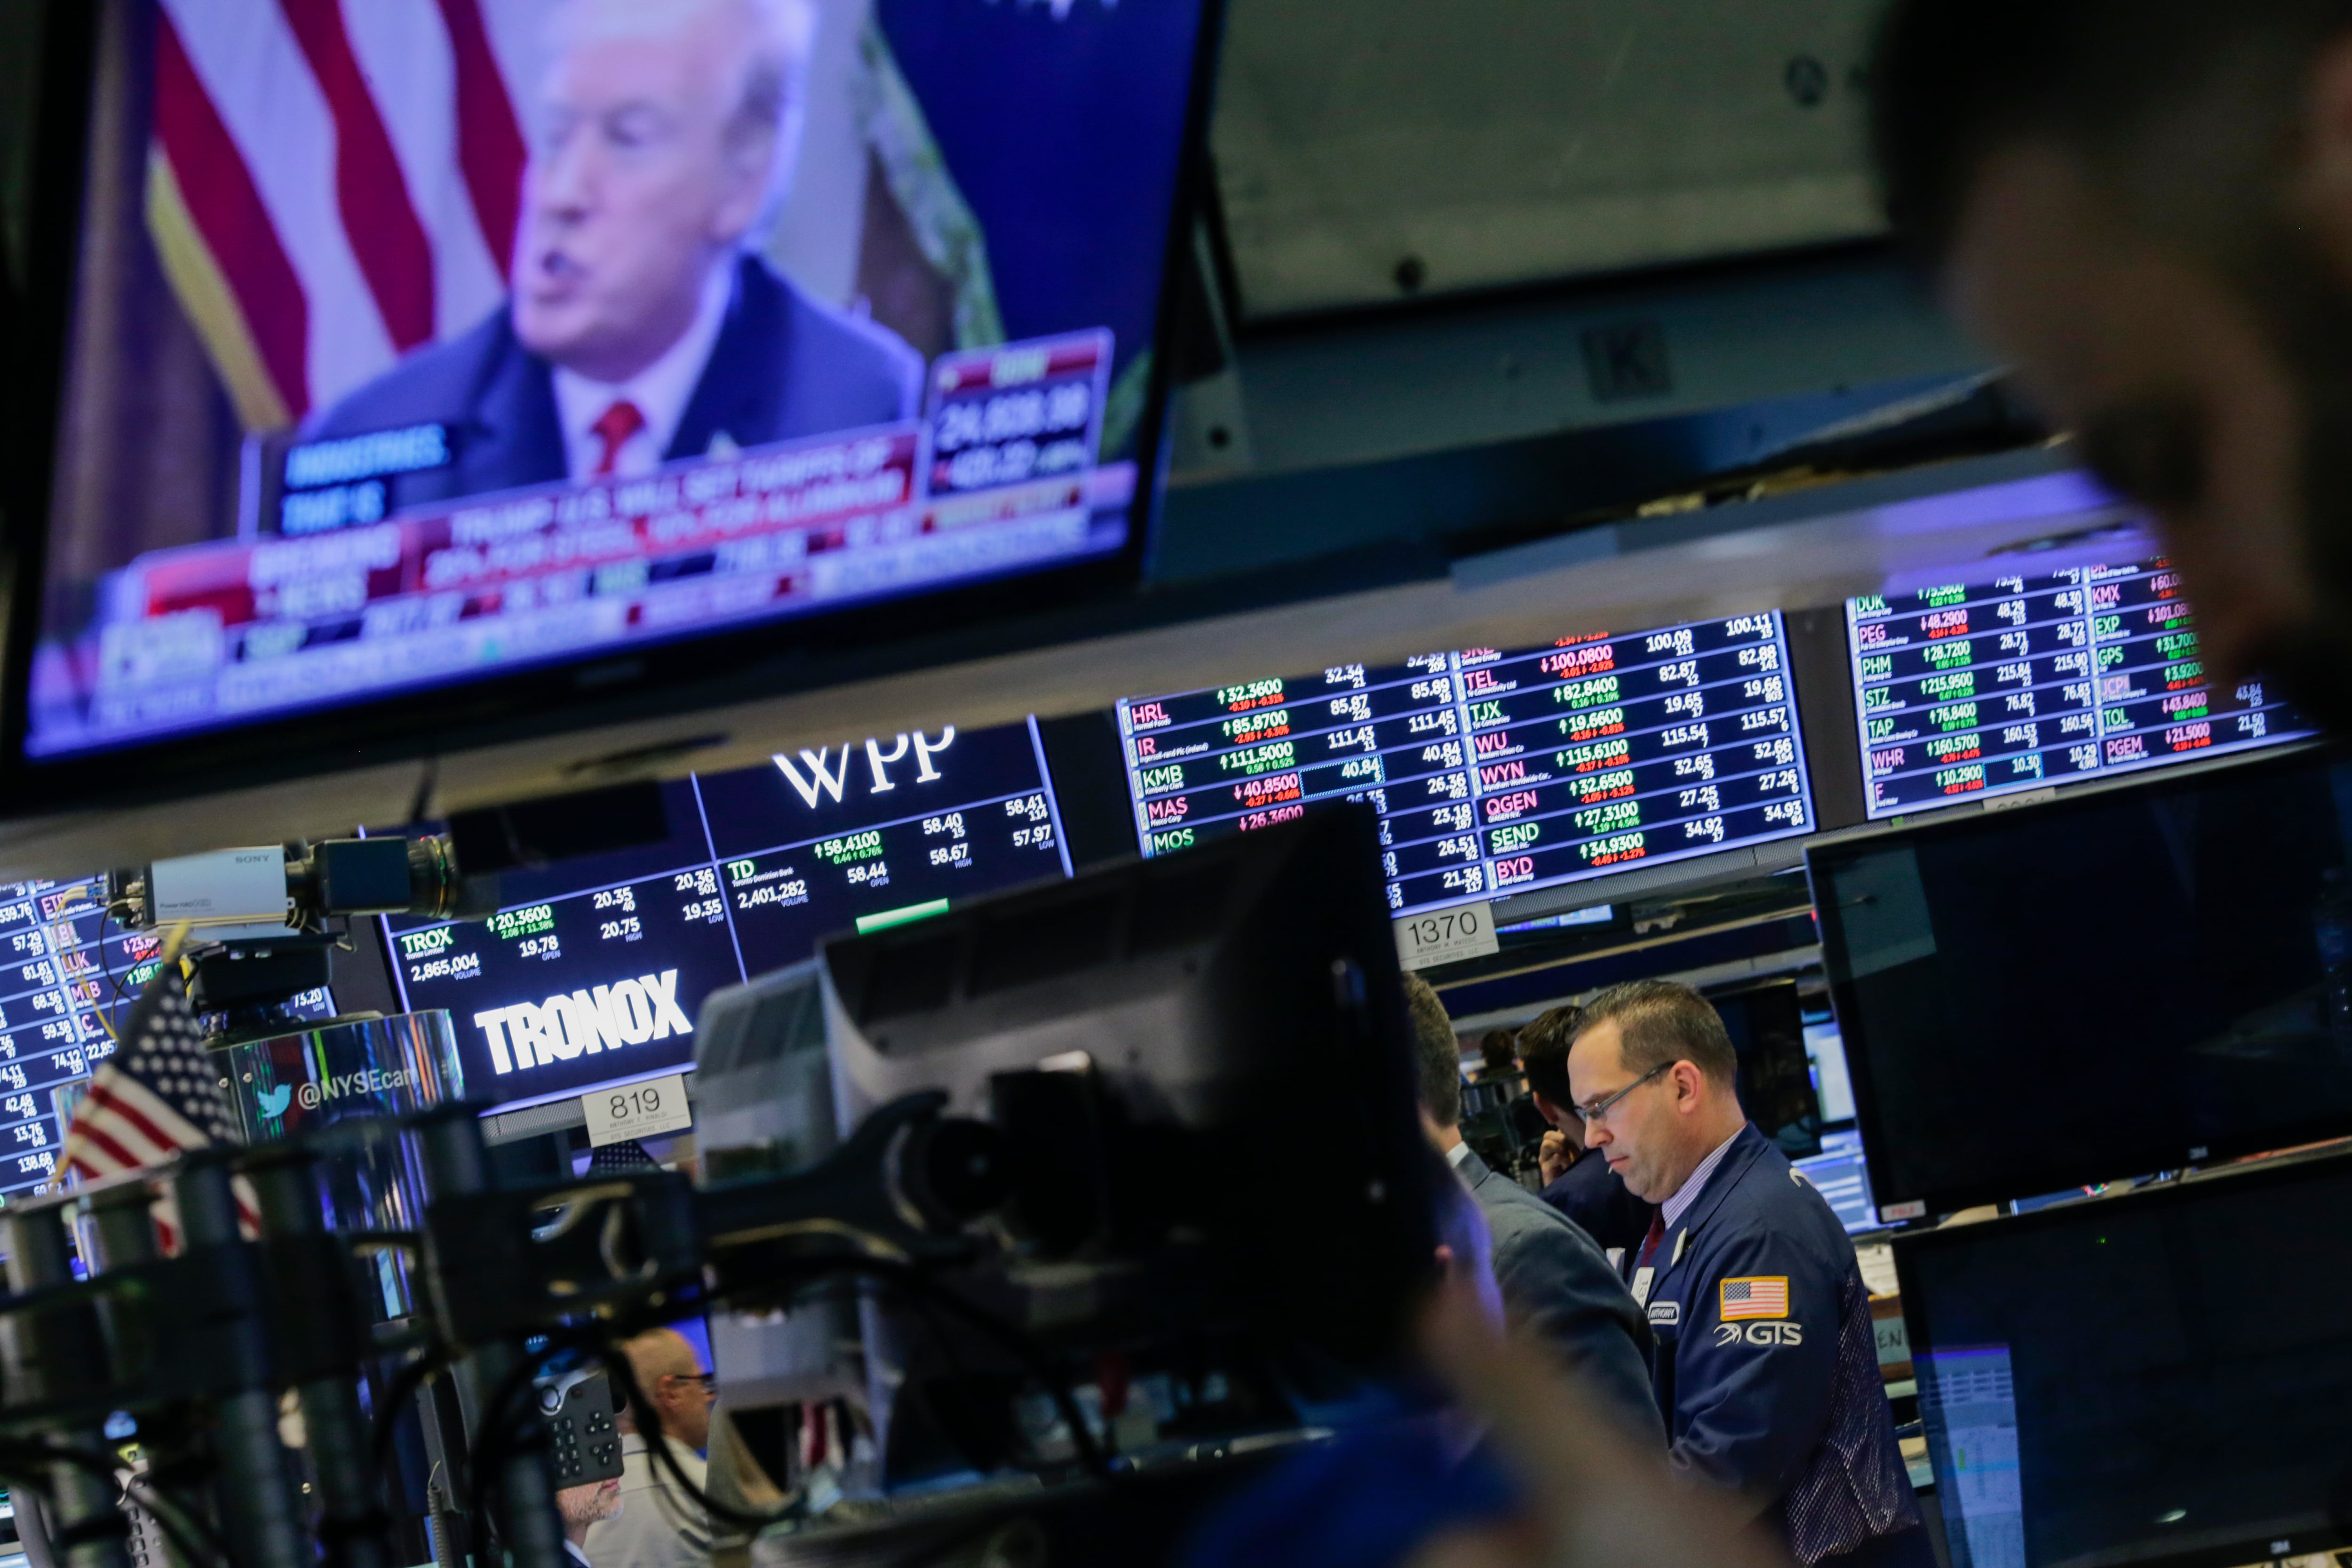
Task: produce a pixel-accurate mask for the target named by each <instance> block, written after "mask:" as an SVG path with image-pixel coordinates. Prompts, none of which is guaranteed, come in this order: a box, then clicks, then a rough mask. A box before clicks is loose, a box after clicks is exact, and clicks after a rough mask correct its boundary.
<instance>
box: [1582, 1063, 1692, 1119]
mask: <svg viewBox="0 0 2352 1568" xmlns="http://www.w3.org/2000/svg"><path fill="white" fill-rule="evenodd" d="M1674 1066H1675V1064H1674V1063H1672V1062H1660V1063H1659V1064H1658V1065H1657V1066H1656V1067H1654V1068H1651V1069H1650V1070H1649V1071H1648V1072H1645V1073H1643V1075H1642V1076H1641V1077H1640V1078H1637V1079H1634V1080H1633V1082H1631V1083H1629V1084H1627V1085H1626V1086H1625V1087H1624V1088H1622V1089H1619V1090H1618V1091H1617V1092H1616V1093H1614V1094H1612V1095H1611V1096H1609V1097H1608V1098H1607V1099H1606V1100H1594V1101H1593V1102H1592V1103H1591V1105H1573V1106H1570V1107H1569V1109H1570V1110H1573V1111H1575V1112H1576V1119H1577V1120H1578V1121H1581V1122H1583V1123H1584V1125H1586V1126H1587V1127H1590V1126H1591V1125H1592V1124H1593V1123H1594V1122H1596V1121H1606V1120H1608V1116H1609V1111H1610V1108H1611V1107H1612V1106H1614V1105H1615V1104H1616V1103H1617V1102H1618V1101H1619V1100H1622V1099H1624V1098H1625V1097H1626V1096H1627V1095H1629V1094H1631V1093H1633V1091H1634V1090H1635V1089H1639V1088H1641V1087H1642V1086H1643V1084H1645V1083H1647V1082H1649V1081H1650V1080H1651V1079H1654V1078H1656V1077H1657V1076H1659V1075H1660V1074H1661V1073H1666V1072H1671V1071H1673V1070H1674Z"/></svg>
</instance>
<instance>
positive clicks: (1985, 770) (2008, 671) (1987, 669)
mask: <svg viewBox="0 0 2352 1568" xmlns="http://www.w3.org/2000/svg"><path fill="white" fill-rule="evenodd" d="M2181 593H2182V590H2181V582H2180V574H2179V571H2178V570H2177V569H2175V568H2174V567H2173V565H2172V564H2171V563H2169V562H2168V561H2164V560H2160V559H2159V560H2153V561H2142V562H2134V563H2126V564H2124V565H2120V566H2082V567H2072V568H2069V569H2067V570H2065V571H2061V572H2051V573H2043V574H2037V575H2011V576H2005V577H1998V578H1991V579H1987V580H1983V581H1979V582H1973V583H1954V584H1947V585H1944V586H1940V587H1933V588H1929V589H1927V590H1926V591H1925V592H1922V593H1916V594H1895V595H1868V596H1866V597H1863V598H1856V599H1849V600H1847V601H1846V606H1845V613H1846V626H1847V631H1848V634H1849V642H1848V647H1849V649H1850V651H1851V653H1852V656H1853V702H1854V717H1855V721H1856V722H1857V723H1859V724H1860V725H1861V733H1862V756H1863V788H1864V806H1865V809H1866V810H1867V811H1868V812H1869V814H1870V816H1874V817H1880V816H1898V815H1900V814H1902V813H1904V812H1906V811H1917V810H1920V809H1922V808H1924V807H1927V806H1934V805H1944V804H1946V803H1947V802H1950V801H1954V800H1962V799H1968V798H1971V797H1974V796H1979V795H2013V794H2015V793H2017V792H2019V791H2021V790H2034V789H2043V788H2048V787H2050V786H2052V785H2054V784H2061V783H2064V782H2067V781H2069V780H2075V779H2084V778H2098V777H2103V776H2105V775H2108V774H2112V773H2126V772H2130V771H2132V770H2135V769H2139V768H2148V767H2155V766H2158V765H2160V764H2163V763H2171V762H2178V761H2179V760H2180V759H2182V758H2186V757H2207V756H2213V755H2216V754H2218V753H2220V752H2231V751H2242V750H2245V749H2247V748H2250V747H2254V746H2265V745H2274V744H2276V743H2277V742H2281V741H2287V740H2295V739H2299V738H2302V737H2305V736H2308V735H2310V734H2311V733H2312V729H2311V726H2310V725H2309V724H2307V723H2305V721H2303V720H2302V719H2301V718H2300V717H2298V716H2297V715H2296V714H2295V713H2294V710H2291V709H2289V708H2287V707H2285V706H2284V704H2282V703H2281V702H2280V701H2279V700H2277V698H2276V697H2274V696H2273V695H2272V694H2271V692H2270V691H2269V690H2268V689H2266V688H2265V687H2264V686H2263V683H2262V682H2260V681H2250V682H2247V683H2246V684H2244V685H2241V686H2235V687H2231V688H2227V689H2221V688H2217V687H2215V686H2214V685H2213V683H2212V681H2211V679H2210V678H2209V677H2208V675H2207V674H2206V670H2205V664H2204V661H2203V658H2201V656H2200V654H2199V652H2198V647H2197V634H2196V632H2195V630H2194V629H2192V628H2193V626H2194V619H2195V617H2194V616H2193V615H2192V613H2191V611H2190V608H2189V602H2188V601H2187V600H2186V599H2184V598H2183V597H2182V596H2181Z"/></svg>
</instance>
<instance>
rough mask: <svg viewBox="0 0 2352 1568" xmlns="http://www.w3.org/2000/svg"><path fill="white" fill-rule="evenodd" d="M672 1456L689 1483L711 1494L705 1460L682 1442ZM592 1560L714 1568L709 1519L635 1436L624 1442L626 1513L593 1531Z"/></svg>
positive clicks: (622, 1566) (627, 1567) (605, 1564)
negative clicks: (712, 1564) (678, 1487)
mask: <svg viewBox="0 0 2352 1568" xmlns="http://www.w3.org/2000/svg"><path fill="white" fill-rule="evenodd" d="M664 1441H665V1442H669V1440H668V1439H667V1438H665V1439H664ZM669 1451H670V1457H671V1458H675V1459H676V1460H677V1468H679V1469H681V1470H684V1471H685V1472H686V1477H687V1479H688V1480H690V1481H692V1482H693V1483H694V1484H695V1485H696V1486H697V1487H698V1488H700V1489H703V1490H704V1491H705V1492H706V1493H707V1492H708V1491H709V1480H708V1476H709V1471H708V1469H707V1468H705V1466H704V1464H703V1461H702V1458H701V1456H700V1455H698V1454H697V1453H696V1452H695V1451H694V1450H693V1449H691V1448H689V1447H686V1446H685V1445H684V1444H682V1443H676V1442H669ZM588 1559H589V1562H590V1563H591V1564H593V1568H710V1520H709V1516H708V1515H706V1514H705V1513H704V1512H703V1511H702V1507H701V1505H700V1504H698V1503H697V1502H696V1501H695V1500H693V1499H692V1498H690V1497H688V1496H687V1495H686V1494H685V1493H684V1492H682V1491H680V1490H678V1489H677V1482H676V1481H674V1480H672V1479H670V1475H669V1471H668V1470H667V1468H664V1467H663V1466H661V1465H660V1464H658V1463H656V1460H655V1459H654V1457H653V1456H652V1455H651V1454H649V1453H647V1452H646V1440H645V1438H644V1437H642V1436H639V1435H638V1434H636V1433H635V1432H629V1433H625V1434H623V1436H622V1437H621V1511H620V1513H619V1514H618V1515H617V1516H616V1517H614V1518H612V1519H601V1520H598V1521H596V1522H595V1523H594V1524H592V1525H590V1526H589V1527H588Z"/></svg>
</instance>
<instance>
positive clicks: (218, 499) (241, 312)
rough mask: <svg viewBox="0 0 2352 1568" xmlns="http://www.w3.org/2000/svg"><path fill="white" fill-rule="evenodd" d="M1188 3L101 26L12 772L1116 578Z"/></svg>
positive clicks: (416, 9)
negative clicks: (838, 615)
mask: <svg viewBox="0 0 2352 1568" xmlns="http://www.w3.org/2000/svg"><path fill="white" fill-rule="evenodd" d="M1208 8H1209V6H1208V3H1207V0H1171V3H1169V4H1164V5H1115V4H1112V3H1111V0H1075V3H1072V0H1056V3H1055V4H1052V5H1025V4H1024V5H989V4H982V3H979V0H873V3H872V4H870V5H868V4H864V3H858V0H666V3H664V4H659V5H646V4H640V3H638V0H441V3H440V4H438V5H424V4H397V5H394V4H384V5H344V6H337V5H308V4H306V5H241V4H230V3H222V0H135V3H133V4H131V5H130V6H129V7H128V13H129V16H128V25H126V26H109V27H106V28H103V29H101V30H100V32H99V34H98V40H97V48H98V54H99V57H100V58H99V65H98V81H99V84H100V85H99V89H98V90H96V91H95V92H94V93H93V94H92V108H91V110H90V113H91V117H92V118H91V124H90V133H91V144H92V146H93V147H95V148H97V149H98V152H97V153H96V154H95V155H94V158H93V165H92V168H91V171H90V174H89V181H88V187H87V192H86V196H85V200H84V223H83V228H82V231H81V238H80V252H79V262H78V272H77V275H76V281H75V292H76V298H75V300H73V308H72V310H71V320H70V322H69V324H68V327H67V328H66V329H65V332H66V343H65V350H66V353H67V357H68V364H69V366H70V369H69V372H68V376H67V384H66V387H65V412H64V415H63V417H62V418H61V421H60V426H59V428H60V431H61V436H60V439H59V442H58V450H57V454H56V471H55V482H54V484H53V486H52V492H53V493H52V503H51V511H50V524H49V530H48V548H47V561H46V566H45V568H44V571H43V573H42V574H39V576H38V603H37V605H34V606H32V608H31V611H30V613H31V615H32V618H33V621H34V622H35V623H37V628H38V631H37V647H35V648H34V649H33V650H32V651H33V655H34V657H33V660H32V669H31V676H30V679H31V685H32V689H31V694H30V698H29V709H28V710H27V715H26V726H27V727H26V730H25V731H24V734H23V737H22V745H23V752H24V753H25V754H26V756H28V757H31V758H34V759H52V760H55V759H63V758H68V757H72V756H76V755H79V754H84V753H89V752H94V751H100V750H107V749H119V748H122V747H126V746H134V745H141V744H145V743H150V742H159V741H163V740H166V739H169V738H173V737H182V738H184V737H188V736H190V735H192V734H196V733H199V732H203V731H219V730H222V729H225V728H229V727H244V726H250V725H254V724H257V723H261V722H265V721H276V720H285V719H288V718H289V717H290V716H294V715H299V714H310V713H315V712H316V711H317V710H321V709H325V708H330V707H336V706H341V705H351V704H369V703H379V701H380V700H393V699H397V698H401V697H403V695H404V694H405V695H406V698H407V699H408V706H406V707H405V708H400V707H382V706H379V707H378V708H377V709H375V710H373V722H374V724H375V725H376V729H375V730H374V731H373V736H374V738H375V739H376V740H377V741H378V742H381V740H382V739H383V733H384V731H383V725H384V724H387V723H394V722H395V721H400V720H401V719H402V716H406V721H408V722H410V723H412V724H415V725H417V726H420V727H421V726H423V725H425V724H430V723H432V722H434V721H436V720H446V707H443V708H442V709H440V710H437V711H436V710H435V709H434V708H433V707H432V706H431V705H430V703H429V700H417V697H416V694H417V693H419V692H420V690H422V689H428V688H435V687H445V686H449V685H452V684H457V683H477V682H482V681H485V680H488V679H493V678H501V677H512V676H515V675H517V673H518V672H524V671H529V670H531V669H534V668H537V669H540V670H541V672H542V674H543V673H544V672H545V671H546V670H547V668H549V667H551V666H560V665H564V664H569V663H576V662H578V661H583V660H592V661H603V662H602V663H600V664H599V665H598V668H600V669H605V670H609V671H610V672H611V673H612V674H613V676H614V679H619V680H620V681H621V682H622V684H624V685H626V684H629V683H631V682H636V681H641V680H646V679H660V678H662V677H663V672H664V671H667V672H669V673H670V674H673V675H677V676H680V677H685V676H692V675H707V674H708V671H709V668H710V666H709V658H708V657H707V655H706V656H705V657H704V658H701V659H699V660H696V659H692V658H687V657H686V656H685V655H684V654H683V653H682V652H674V653H673V654H672V655H671V656H669V657H668V662H667V664H663V663H659V662H658V661H656V662H652V663H649V662H647V660H648V658H652V656H651V654H650V653H649V651H648V650H650V649H651V648H653V647H655V646H656V645H667V644H675V643H677V642H679V641H681V640H682V639H692V638H696V637H703V636H706V635H709V634H714V633H718V632H721V631H728V630H732V631H735V632H739V633H745V634H746V635H747V637H749V640H742V639H739V640H738V641H737V642H736V643H734V644H733V645H731V646H733V647H736V648H737V649H739V650H741V651H750V652H756V651H761V650H764V649H768V648H771V647H778V648H781V647H826V648H832V647H838V646H840V644H841V640H842V634H843V628H844V625H845V624H844V623H840V622H838V621H837V620H836V621H833V622H828V623H825V624H827V625H831V626H833V628H834V629H833V630H831V631H824V630H821V629H820V627H819V625H818V623H817V622H816V621H815V620H814V619H813V618H814V617H825V616H830V615H831V614H832V613H833V612H837V611H841V610H844V609H845V607H847V606H852V605H868V606H871V605H877V604H878V603H879V602H882V601H887V600H891V599H895V598H899V597H902V596H905V595H926V594H935V593H938V592H940V591H943V590H947V589H950V588H955V587H957V586H959V585H963V586H969V585H971V584H978V583H980V582H982V580H988V579H1004V578H1009V577H1012V576H1015V575H1023V574H1036V573H1040V572H1047V571H1054V570H1056V569H1060V568H1066V567H1071V566H1073V564H1074V563H1094V564H1095V565H1096V566H1097V567H1101V568H1104V570H1103V571H1101V572H1096V573H1094V574H1084V581H1085V583H1087V584H1093V585H1095V586H1097V587H1098V586H1100V585H1102V584H1105V583H1108V582H1110V581H1113V580H1115V575H1116V572H1117V571H1118V570H1131V567H1132V564H1133V563H1134V562H1136V561H1138V560H1139V552H1140V549H1141V546H1142V542H1143V540H1142V531H1143V528H1144V525H1145V522H1146V520H1147V518H1148V515H1149V510H1148V505H1149V500H1150V489H1151V484H1150V475H1151V470H1152V465H1153V453H1154V451H1155V450H1156V448H1157V444H1158V434H1157V432H1158V426H1159V421H1160V408H1161V398H1160V383H1161V381H1162V379H1163V377H1162V376H1161V375H1160V368H1159V367H1161V366H1163V365H1164V363H1165V360H1166V355H1165V353H1163V352H1162V351H1161V350H1160V347H1159V343H1158V338H1159V334H1160V329H1161V321H1162V318H1163V310H1162V299H1163V292H1164V290H1163V289H1162V282H1163V277H1164V274H1165V272H1166V270H1167V268H1166V261H1167V258H1169V257H1170V256H1171V255H1172V254H1174V253H1175V252H1174V249H1173V247H1172V246H1171V232H1172V225H1173V215H1174V214H1175V212H1176V211H1177V206H1178V187H1179V185H1180V184H1181V179H1180V172H1181V167H1182V165H1183V164H1184V163H1185V162H1186V148H1187V145H1188V128H1189V127H1191V126H1192V124H1193V122H1194V121H1195V119H1196V109H1197V105H1198V101H1199V92H1198V89H1199V84H1200V83H1201V82H1202V81H1203V80H1204V79H1205V75H1206V73H1205V71H1204V70H1203V69H1202V68H1201V61H1202V49H1203V40H1204V38H1206V37H1208V36H1209V32H1210V29H1209V27H1208V25H1207V21H1206V19H1205V13H1206V11H1207V9H1208ZM61 9H62V8H61ZM118 89H119V90H118ZM1106 563H1108V564H1106ZM1055 581H1056V582H1064V583H1066V584H1072V585H1075V584H1076V583H1077V582H1078V578H1077V577H1075V576H1070V575H1068V574H1064V575H1063V576H1061V577H1057V578H1056V579H1055ZM1048 587H1049V584H1031V585H1030V586H1029V587H1027V588H1025V589H1024V590H1023V594H1022V597H1021V603H1022V605H1024V607H1025V606H1027V605H1033V604H1034V603H1036V602H1039V600H1040V598H1041V597H1042V596H1044V595H1045V594H1046V592H1047V589H1048ZM961 602H963V603H967V604H968V603H969V602H968V601H961ZM999 602H1001V601H992V603H999ZM938 613H939V611H938V609H937V608H936V607H935V608H934V609H933V610H930V611H927V612H926V616H927V617H928V618H927V619H926V620H925V621H924V622H923V623H922V624H923V625H924V626H935V625H936V624H937V616H938ZM781 622H793V623H795V624H796V625H799V626H801V629H800V630H798V631H796V632H792V633H789V634H787V633H785V632H784V631H782V630H781V629H780V628H779V626H778V625H777V623H781ZM856 625H857V626H859V627H861V628H863V629H862V630H861V631H860V632H859V634H858V635H859V636H862V637H866V638H867V639H868V640H877V639H878V640H887V638H889V637H904V636H907V635H908V620H907V618H906V617H904V616H897V617H890V618H887V619H886V618H884V617H880V616H878V615H877V616H867V617H866V618H864V619H862V620H860V621H858V622H857V623H856ZM759 628H764V629H763V630H761V629H759ZM754 630H756V631H757V635H756V636H753V635H751V632H752V631H754ZM541 689H554V688H551V687H548V686H547V685H546V683H545V681H544V680H542V682H541V685H540V686H537V687H529V686H517V685H512V684H510V685H509V686H506V687H503V688H499V689H498V693H496V694H494V693H489V692H485V693H484V694H482V696H481V697H480V698H479V699H478V700H477V699H472V698H469V699H468V701H469V703H476V704H477V705H476V706H473V707H469V709H468V712H469V714H472V715H474V716H477V717H478V716H480V715H481V714H482V713H485V712H496V711H499V707H498V704H499V703H501V702H503V703H505V704H507V707H506V709H505V710H507V711H528V710H529V708H528V705H527V699H526V696H525V693H526V691H529V690H541ZM564 689H566V690H568V689H570V688H568V687H566V688H564ZM600 689H603V688H602V687H601V686H600ZM481 704H488V707H484V706H481Z"/></svg>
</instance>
